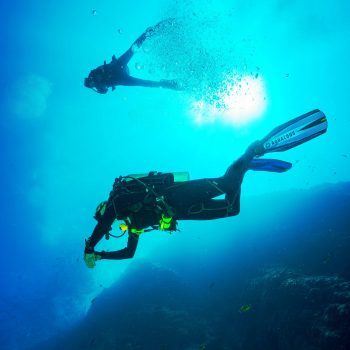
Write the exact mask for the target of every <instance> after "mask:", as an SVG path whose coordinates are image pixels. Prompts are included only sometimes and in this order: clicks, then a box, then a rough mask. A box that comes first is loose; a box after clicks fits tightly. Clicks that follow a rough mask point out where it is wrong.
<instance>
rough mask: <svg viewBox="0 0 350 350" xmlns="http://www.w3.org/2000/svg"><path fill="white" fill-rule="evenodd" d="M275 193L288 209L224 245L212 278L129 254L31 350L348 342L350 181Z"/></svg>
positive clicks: (227, 348)
mask: <svg viewBox="0 0 350 350" xmlns="http://www.w3.org/2000/svg"><path fill="white" fill-rule="evenodd" d="M283 197H284V198H288V202H289V206H290V203H291V202H292V203H297V205H293V208H294V209H293V210H287V211H286V212H279V215H278V219H276V220H271V218H266V217H265V221H264V226H263V229H261V230H263V231H264V232H265V233H266V234H264V232H262V233H261V235H260V236H259V238H258V239H257V238H255V240H253V242H254V243H253V244H249V245H247V244H246V243H244V242H235V249H236V251H241V252H244V254H243V253H241V255H240V256H239V257H237V254H236V255H235V254H232V248H230V245H229V244H227V246H228V248H227V249H226V250H225V249H223V250H222V251H221V253H220V259H219V258H217V259H216V262H215V264H212V267H211V276H216V277H215V278H212V277H210V278H209V277H208V276H207V275H206V273H205V272H204V271H199V269H198V276H195V275H194V274H193V269H192V270H191V273H190V272H188V273H187V274H186V273H185V272H183V271H182V272H179V271H177V270H176V269H172V268H171V267H169V266H166V265H165V264H161V265H160V264H153V263H150V262H147V261H141V260H135V261H134V263H133V264H131V266H130V268H129V269H128V271H127V272H126V273H125V274H124V276H123V277H122V278H121V279H120V280H119V281H118V282H117V283H115V284H114V285H113V286H112V287H110V288H108V289H106V290H104V291H103V292H102V293H101V294H100V295H99V296H98V297H97V298H96V299H95V300H93V302H92V304H91V308H90V310H89V312H88V314H87V316H86V317H85V318H84V319H83V320H82V321H81V322H80V323H79V324H78V325H77V326H76V327H75V328H74V329H71V330H70V331H69V332H68V333H66V334H62V335H61V336H60V337H59V338H55V339H52V340H51V341H49V342H46V343H45V344H41V345H38V346H37V347H35V349H53V350H55V349H65V350H80V349H84V350H89V349H91V350H104V349H121V350H157V349H159V350H253V349H254V350H257V349H262V350H279V349H281V350H282V349H283V350H316V349H317V350H347V349H350V332H349V329H350V269H349V267H350V258H349V254H348V252H349V251H350V232H349V230H350V217H349V213H350V184H338V185H327V186H323V187H322V188H317V189H312V190H308V191H306V190H305V191H297V192H295V193H293V194H288V196H283ZM278 198H281V196H278V195H276V196H275V197H274V196H271V198H269V201H276V200H278ZM259 201H260V202H259ZM265 201H266V198H264V199H254V203H255V205H256V206H263V204H264V203H265ZM265 214H266V213H265ZM257 215H259V214H257ZM261 215H264V213H261ZM265 216H266V215H265ZM257 219H259V217H258V216H257ZM242 220H243V221H244V217H243V218H242ZM261 220H262V219H261ZM245 229H246V234H247V237H248V236H249V232H250V231H254V230H256V227H255V226H254V225H253V224H251V226H249V224H248V223H246V225H245ZM262 242H263V243H262ZM250 243H251V242H250ZM237 245H238V246H237ZM183 259H185V258H183ZM188 261H190V260H188ZM188 266H189V265H188Z"/></svg>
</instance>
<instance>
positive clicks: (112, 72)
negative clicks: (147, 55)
mask: <svg viewBox="0 0 350 350" xmlns="http://www.w3.org/2000/svg"><path fill="white" fill-rule="evenodd" d="M169 21H171V20H165V21H162V22H160V23H158V24H157V25H155V26H154V27H149V28H147V29H146V31H145V32H144V33H143V34H142V35H141V36H140V37H139V38H138V39H136V41H135V42H134V43H133V44H132V45H131V47H130V48H129V49H128V50H127V51H126V52H125V53H124V54H123V55H121V56H120V57H119V58H116V57H115V55H113V56H112V61H111V62H110V63H106V61H105V62H104V64H103V65H102V66H99V67H97V68H95V69H93V70H92V71H91V72H90V74H89V76H88V77H87V78H85V81H84V85H85V86H86V87H88V88H90V89H93V90H95V91H96V92H98V93H100V94H105V93H107V92H108V88H112V91H113V90H115V87H116V86H117V85H124V86H145V87H162V88H166V89H173V90H180V87H179V85H178V83H177V82H176V81H175V80H160V81H151V80H144V79H138V78H134V77H132V76H130V75H129V68H128V63H129V61H130V60H131V58H132V56H133V55H134V52H135V49H137V48H140V47H141V45H142V43H143V42H144V41H145V40H146V39H147V38H148V37H150V36H151V35H152V34H153V33H154V32H155V31H156V30H157V29H159V28H160V27H161V26H164V25H165V24H166V23H168V22H169Z"/></svg>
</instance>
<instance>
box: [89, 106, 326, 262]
mask: <svg viewBox="0 0 350 350" xmlns="http://www.w3.org/2000/svg"><path fill="white" fill-rule="evenodd" d="M327 126H328V123H327V119H326V117H325V115H324V114H323V113H322V112H321V111H319V110H314V111H311V112H309V113H307V114H304V115H302V116H300V117H298V118H295V119H293V120H291V121H289V122H287V123H285V124H282V125H281V126H279V127H277V128H275V129H274V130H272V131H271V132H270V133H269V134H268V135H267V136H266V137H265V138H263V139H262V140H261V141H256V142H254V143H253V144H252V145H251V146H249V147H248V149H247V150H246V152H245V153H244V154H243V155H242V156H241V157H240V158H239V159H238V160H236V161H235V162H234V163H233V164H231V165H230V166H229V167H228V169H227V170H226V172H225V174H224V175H223V176H221V177H216V178H203V179H198V180H191V181H190V180H189V179H188V173H158V172H150V173H149V174H148V175H147V174H146V175H128V176H124V177H122V176H121V177H119V178H117V179H116V180H115V182H114V185H113V189H112V191H111V192H110V195H109V198H108V200H107V201H104V202H102V203H101V204H100V205H99V206H98V207H97V209H96V213H95V219H96V220H97V225H96V226H95V228H94V230H93V232H92V235H91V236H90V237H89V238H88V239H87V240H86V241H85V250H84V261H85V263H86V265H87V267H89V268H93V267H94V266H95V265H96V261H98V260H102V259H109V260H121V259H129V258H132V257H133V256H134V254H135V251H136V248H137V245H138V241H139V237H140V235H141V234H142V233H144V232H149V231H153V230H160V231H168V232H174V231H177V224H178V221H180V220H213V219H220V218H225V217H230V216H235V215H238V214H239V212H240V196H241V184H242V181H243V178H244V175H245V173H246V172H247V171H248V170H256V171H270V172H278V173H282V172H285V171H287V170H289V169H290V168H291V167H292V164H291V163H288V162H285V161H281V160H276V159H262V158H260V157H261V156H263V155H264V154H266V153H270V152H281V151H285V150H288V149H290V148H293V147H295V146H298V145H300V144H301V143H304V142H306V141H308V140H310V139H312V138H315V137H316V136H319V135H321V134H323V133H325V132H326V130H327ZM221 195H224V196H225V197H224V199H215V197H218V196H221ZM115 220H121V221H123V223H122V224H120V226H119V228H120V229H121V230H122V232H123V233H122V234H121V235H119V236H114V235H112V234H111V233H110V231H111V229H112V224H113V223H114V221H115ZM126 233H128V243H127V246H126V248H124V249H121V250H117V251H112V252H106V251H95V246H96V245H97V243H98V242H99V241H100V240H101V239H102V237H103V236H105V237H106V238H107V239H108V238H109V236H113V237H120V236H122V235H124V234H126Z"/></svg>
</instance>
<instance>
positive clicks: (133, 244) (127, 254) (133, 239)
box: [95, 233, 139, 260]
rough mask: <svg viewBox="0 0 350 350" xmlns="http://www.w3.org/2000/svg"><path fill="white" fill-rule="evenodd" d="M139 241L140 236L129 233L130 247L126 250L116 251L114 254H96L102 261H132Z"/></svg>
mask: <svg viewBox="0 0 350 350" xmlns="http://www.w3.org/2000/svg"><path fill="white" fill-rule="evenodd" d="M138 241H139V235H137V234H134V233H129V238H128V245H127V246H126V248H124V249H120V250H116V251H114V252H104V251H102V252H95V253H96V254H97V255H99V256H100V257H101V259H106V260H122V259H131V258H132V257H133V256H134V254H135V251H136V248H137V244H138Z"/></svg>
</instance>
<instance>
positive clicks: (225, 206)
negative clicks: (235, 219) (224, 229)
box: [176, 191, 241, 220]
mask: <svg viewBox="0 0 350 350" xmlns="http://www.w3.org/2000/svg"><path fill="white" fill-rule="evenodd" d="M240 193H241V192H240V191H239V192H238V194H237V196H236V198H235V200H234V201H233V202H232V203H230V202H228V201H227V200H226V199H209V200H207V201H204V202H201V203H197V204H193V205H191V206H189V207H188V208H187V210H186V211H184V210H183V211H181V212H180V213H179V214H178V215H177V216H176V219H177V220H214V219H221V218H225V217H229V216H235V215H238V214H239V212H240Z"/></svg>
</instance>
